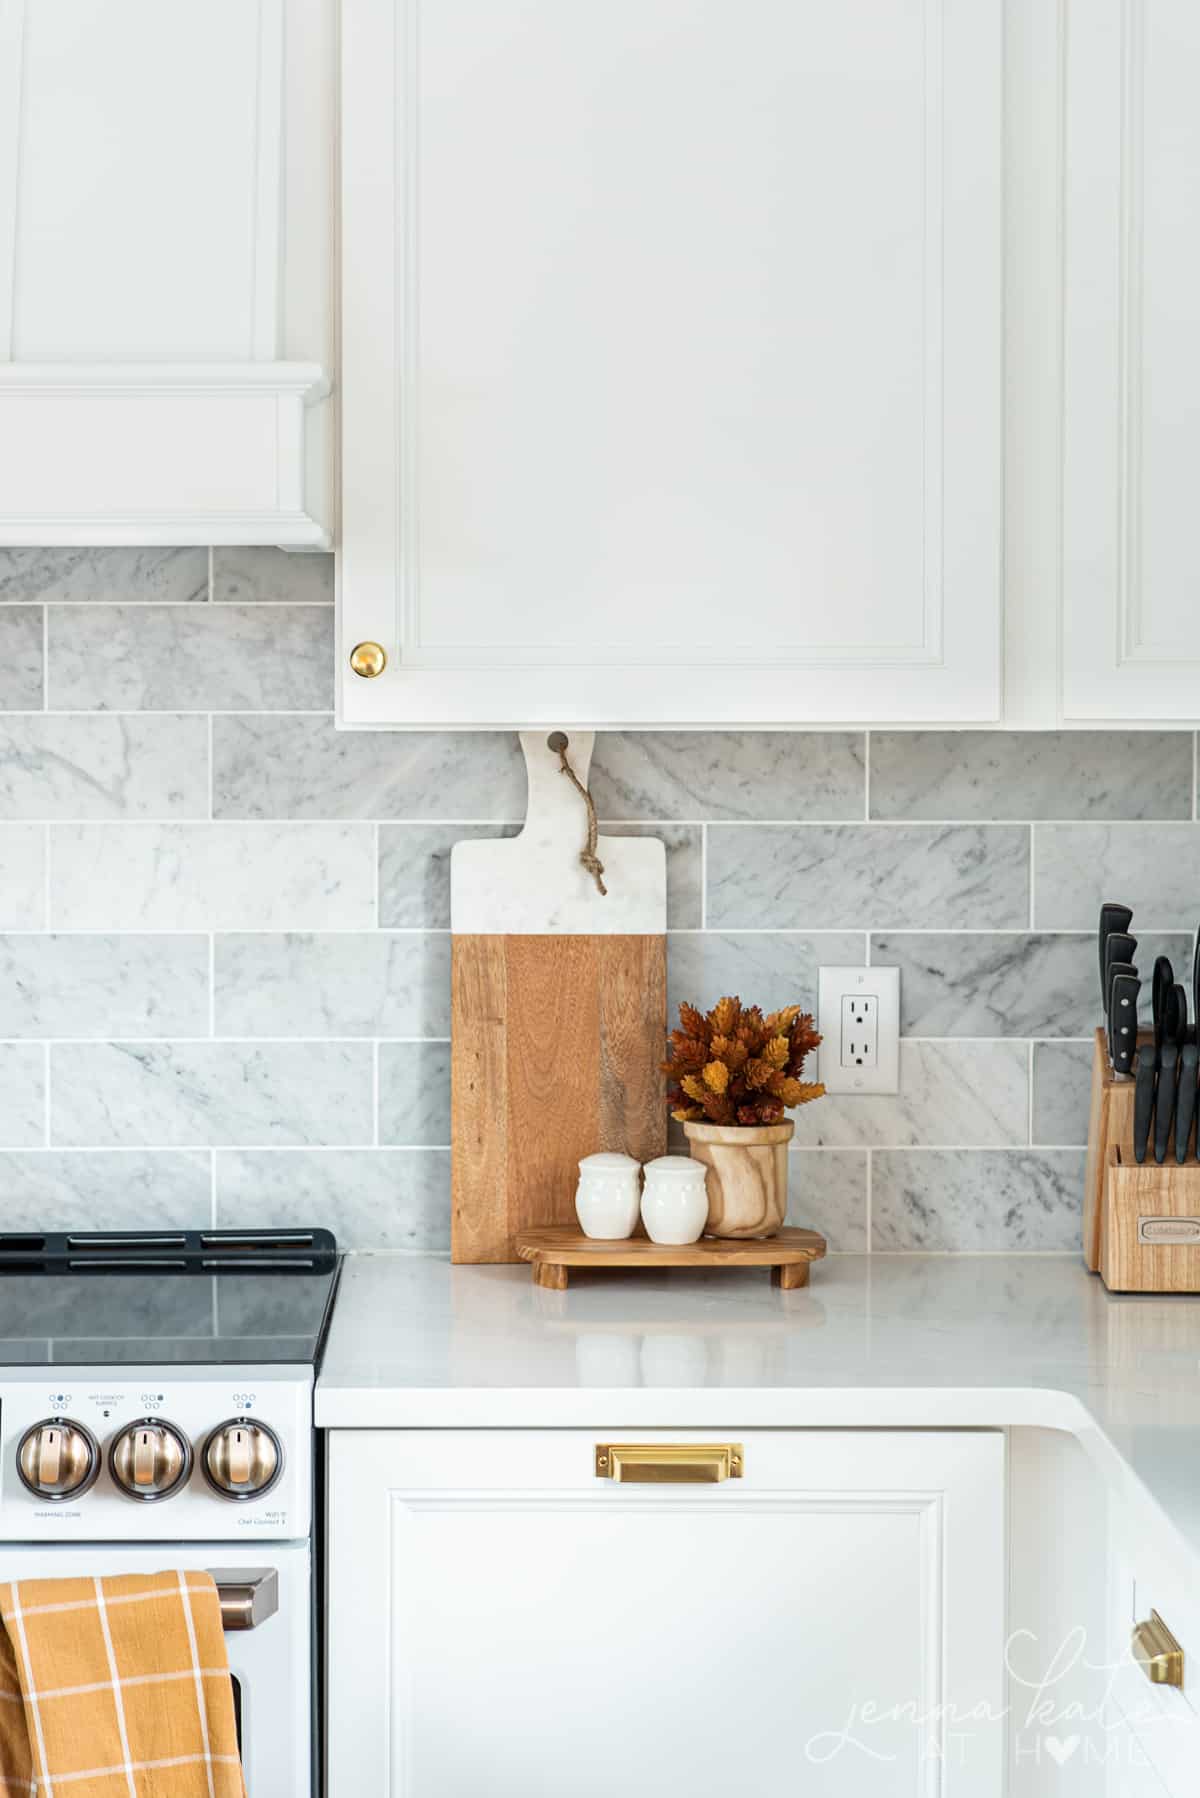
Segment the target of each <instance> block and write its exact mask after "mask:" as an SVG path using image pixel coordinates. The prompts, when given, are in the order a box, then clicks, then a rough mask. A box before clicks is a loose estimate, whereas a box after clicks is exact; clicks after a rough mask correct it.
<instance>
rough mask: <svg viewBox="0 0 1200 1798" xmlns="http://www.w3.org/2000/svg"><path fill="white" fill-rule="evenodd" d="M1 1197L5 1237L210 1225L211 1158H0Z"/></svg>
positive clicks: (177, 1154) (69, 1154)
mask: <svg viewBox="0 0 1200 1798" xmlns="http://www.w3.org/2000/svg"><path fill="white" fill-rule="evenodd" d="M39 1140H40V1139H39ZM0 1191H2V1192H3V1194H4V1228H5V1229H6V1230H74V1229H81V1228H82V1229H89V1230H146V1229H162V1228H169V1229H177V1230H182V1229H207V1228H208V1227H209V1225H210V1224H211V1222H212V1176H211V1173H210V1170H209V1157H208V1155H207V1154H204V1153H201V1152H198V1151H195V1150H189V1151H167V1152H165V1153H163V1154H161V1155H153V1154H145V1153H142V1152H140V1151H136V1150H130V1151H128V1152H127V1153H123V1154H112V1153H110V1152H108V1151H105V1152H103V1153H101V1154H98V1155H89V1154H88V1153H87V1152H86V1151H85V1150H81V1149H65V1150H61V1149H41V1150H36V1151H33V1152H29V1153H25V1154H7V1155H0Z"/></svg>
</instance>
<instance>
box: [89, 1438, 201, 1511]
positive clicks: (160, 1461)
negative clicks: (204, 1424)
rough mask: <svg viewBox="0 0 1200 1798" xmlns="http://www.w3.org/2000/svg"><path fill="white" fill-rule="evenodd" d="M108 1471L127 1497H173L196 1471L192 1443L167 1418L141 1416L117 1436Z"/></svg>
mask: <svg viewBox="0 0 1200 1798" xmlns="http://www.w3.org/2000/svg"><path fill="white" fill-rule="evenodd" d="M108 1471H109V1472H110V1473H111V1474H112V1477H113V1484H114V1485H115V1486H116V1488H117V1490H118V1491H119V1492H123V1493H124V1495H125V1497H126V1498H136V1499H138V1500H140V1502H141V1503H142V1504H153V1503H154V1501H155V1500H156V1499H160V1498H173V1497H174V1495H175V1493H176V1492H178V1491H179V1490H180V1488H181V1487H182V1486H186V1485H187V1480H188V1475H189V1474H190V1473H191V1471H192V1445H191V1443H190V1442H189V1441H188V1439H187V1437H186V1436H185V1435H183V1433H182V1432H181V1431H180V1430H177V1429H176V1428H175V1425H174V1424H173V1423H167V1421H166V1420H165V1418H162V1417H139V1418H138V1419H137V1421H136V1422H135V1423H130V1424H126V1426H125V1428H124V1429H123V1430H119V1431H118V1432H117V1434H116V1435H115V1436H114V1437H113V1439H112V1443H111V1444H110V1446H109V1450H108Z"/></svg>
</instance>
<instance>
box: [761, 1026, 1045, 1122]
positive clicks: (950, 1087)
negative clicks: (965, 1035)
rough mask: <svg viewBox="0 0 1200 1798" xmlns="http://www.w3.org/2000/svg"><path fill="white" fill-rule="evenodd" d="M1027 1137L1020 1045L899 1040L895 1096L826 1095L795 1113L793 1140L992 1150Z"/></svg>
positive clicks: (1024, 1058)
mask: <svg viewBox="0 0 1200 1798" xmlns="http://www.w3.org/2000/svg"><path fill="white" fill-rule="evenodd" d="M815 1077H817V1078H819V1071H818V1074H817V1075H816V1076H815ZM1028 1140H1029V1064H1028V1051H1027V1049H1026V1046H1025V1044H1024V1043H973V1042H950V1043H930V1042H912V1041H906V1040H902V1041H901V1044H900V1091H899V1092H898V1093H894V1094H883V1093H872V1094H869V1095H867V1096H862V1097H860V1096H858V1095H854V1094H847V1093H827V1094H826V1095H825V1097H824V1098H823V1099H817V1100H815V1101H814V1102H813V1103H812V1104H811V1105H803V1106H801V1108H800V1110H799V1111H798V1112H797V1113H796V1136H795V1141H796V1143H797V1144H798V1145H803V1144H818V1145H821V1146H831V1147H834V1148H850V1147H855V1146H861V1147H864V1148H865V1147H868V1146H875V1147H880V1148H901V1147H905V1146H908V1145H912V1146H914V1147H924V1146H928V1147H931V1148H940V1147H943V1146H944V1147H947V1148H992V1147H999V1146H1002V1145H1006V1144H1014V1145H1015V1144H1019V1143H1025V1142H1028Z"/></svg>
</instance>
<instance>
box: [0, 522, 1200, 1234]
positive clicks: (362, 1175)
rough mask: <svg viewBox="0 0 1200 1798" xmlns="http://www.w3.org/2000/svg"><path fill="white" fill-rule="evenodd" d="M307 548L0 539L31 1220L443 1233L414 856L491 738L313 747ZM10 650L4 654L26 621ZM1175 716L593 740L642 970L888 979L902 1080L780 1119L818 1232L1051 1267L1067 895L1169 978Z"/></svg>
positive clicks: (705, 993) (1068, 937)
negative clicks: (1111, 912)
mask: <svg viewBox="0 0 1200 1798" xmlns="http://www.w3.org/2000/svg"><path fill="white" fill-rule="evenodd" d="M332 599H333V569H332V562H331V560H330V558H328V557H324V556H310V555H287V554H284V553H283V552H282V551H275V550H259V549H217V550H214V551H212V552H211V553H210V552H208V551H205V550H196V549H156V550H149V549H148V550H125V549H111V550H109V549H96V550H57V549H44V550H5V551H0V664H2V666H3V672H2V673H0V1190H3V1192H4V1197H5V1207H4V1215H5V1223H6V1225H7V1226H8V1227H10V1228H24V1227H27V1226H29V1227H31V1226H33V1225H37V1224H55V1223H57V1224H61V1225H64V1226H66V1225H79V1224H94V1225H96V1226H98V1227H102V1228H111V1229H116V1228H120V1227H122V1226H132V1225H135V1224H147V1223H148V1224H151V1225H154V1224H161V1225H182V1224H189V1223H190V1224H209V1223H213V1222H215V1223H220V1224H226V1225H238V1224H249V1225H254V1224H262V1225H272V1224H284V1223H300V1222H314V1221H315V1222H323V1223H328V1224H329V1225H330V1226H331V1227H332V1228H334V1229H335V1230H336V1231H337V1232H338V1235H339V1237H340V1238H341V1240H342V1241H343V1242H344V1243H345V1244H346V1245H347V1246H348V1247H351V1248H357V1249H361V1250H373V1251H379V1252H408V1251H413V1250H426V1251H429V1250H432V1251H435V1252H442V1251H444V1250H445V1249H446V1248H447V1246H448V1241H449V1219H450V1199H449V1185H450V1155H449V1042H448V1036H449V967H450V939H449V936H448V933H447V926H448V922H449V850H450V846H451V844H452V843H453V842H454V841H456V840H457V839H458V838H460V837H464V836H471V835H498V834H505V833H507V832H511V831H512V830H514V829H515V828H517V826H518V823H519V820H520V819H521V817H522V815H523V812H524V773H523V766H522V761H521V756H520V750H519V746H518V743H517V739H516V737H515V735H512V734H509V733H497V732H462V733H458V734H442V733H436V732H416V733H403V734H400V733H397V734H389V733H385V732H365V731H364V732H338V731H337V730H336V729H335V727H334V721H333V716H332V690H333V648H332V643H333V608H332ZM44 644H45V645H48V656H47V659H46V666H45V667H43V661H42V657H43V645H44ZM1194 757H1195V743H1194V741H1193V736H1192V733H1190V732H1163V731H1155V732H1141V733H1124V734H1122V735H1120V736H1114V735H1113V733H1111V732H1107V731H1096V732H1071V733H1065V732H1064V733H1058V732H1049V733H1034V734H1027V733H1026V734H1009V733H1002V732H996V731H979V732H971V731H915V732H903V731H873V732H870V733H867V732H862V731H814V732H804V733H795V734H793V733H786V732H770V731H768V732H760V733H744V734H739V733H714V734H703V733H692V732H673V731H672V732H665V733H661V734H658V733H647V732H615V733H611V734H609V735H606V736H603V737H601V738H600V740H599V741H598V743H597V747H596V754H595V760H594V763H593V791H594V794H595V798H596V803H597V807H598V809H599V812H600V815H601V817H602V819H603V820H604V828H605V829H606V830H608V831H610V832H612V833H614V834H615V833H621V832H635V831H645V830H647V829H651V830H656V831H658V832H659V833H660V834H661V835H662V836H663V838H664V840H665V841H666V843H667V849H668V887H669V908H670V916H669V938H668V962H669V988H670V998H671V1003H672V1005H675V1004H677V1003H678V1001H679V1000H680V999H681V998H689V999H694V1000H695V1001H697V1002H698V1003H700V1004H711V1003H712V1001H713V1000H714V999H716V998H718V997H719V996H720V994H721V993H723V992H730V991H733V992H741V993H742V994H743V995H745V996H747V997H761V998H763V999H765V1000H768V1001H770V1000H773V999H776V998H779V999H783V998H785V997H791V996H794V997H796V998H799V999H803V1000H809V1001H813V1000H814V999H815V994H816V981H817V969H818V967H819V966H820V965H821V964H822V962H829V963H856V962H860V961H867V960H870V961H873V962H878V963H886V964H890V965H896V966H898V967H899V968H900V969H901V1000H902V1026H901V1027H902V1035H903V1041H902V1045H901V1066H902V1090H901V1092H900V1093H899V1094H898V1095H897V1096H896V1097H894V1098H887V1097H881V1098H872V1099H866V1100H858V1101H855V1100H851V1099H846V1098H838V1099H836V1100H832V1099H831V1100H826V1101H823V1102H822V1103H821V1104H820V1105H817V1106H814V1107H812V1108H811V1109H809V1110H807V1111H804V1112H801V1113H799V1114H798V1119H797V1133H796V1140H795V1146H794V1148H793V1152H792V1154H791V1156H790V1158H789V1160H790V1181H791V1184H790V1195H791V1212H790V1215H791V1218H792V1221H793V1222H796V1223H810V1224H814V1225H816V1226H817V1227H819V1228H820V1229H822V1230H823V1231H824V1232H825V1233H826V1235H827V1236H828V1238H829V1242H830V1245H831V1248H832V1249H834V1250H835V1251H836V1250H864V1249H870V1250H872V1251H873V1252H876V1253H896V1252H910V1251H914V1250H921V1249H927V1250H938V1251H945V1252H977V1251H993V1250H1005V1249H1008V1250H1024V1251H1029V1252H1033V1253H1044V1252H1053V1251H1061V1250H1070V1249H1073V1248H1074V1247H1075V1246H1076V1243H1077V1239H1078V1232H1079V1212H1080V1196H1081V1188H1082V1181H1083V1144H1084V1141H1085V1138H1086V1132H1087V1094H1088V1074H1089V1066H1090V1053H1091V1051H1090V1041H1089V1038H1090V1032H1091V1030H1092V1028H1093V1026H1094V1024H1095V1022H1096V1021H1097V998H1096V990H1095V989H1096V969H1095V942H1094V937H1093V934H1092V933H1093V930H1094V926H1095V912H1096V909H1097V906H1098V904H1099V901H1100V899H1101V898H1102V897H1111V898H1125V899H1128V901H1129V902H1130V903H1131V904H1133V905H1135V906H1136V907H1137V915H1136V918H1135V926H1134V928H1135V930H1137V932H1138V935H1139V939H1140V942H1141V948H1140V950H1139V960H1140V961H1143V963H1144V965H1145V966H1147V967H1148V966H1149V964H1150V962H1151V961H1152V959H1153V957H1154V955H1155V954H1157V953H1160V952H1162V953H1166V954H1169V955H1170V956H1171V958H1172V960H1173V961H1174V962H1175V963H1176V966H1177V967H1178V968H1181V969H1182V968H1183V967H1185V966H1186V965H1187V963H1188V955H1189V950H1190V937H1191V932H1192V930H1193V929H1194V927H1195V924H1196V921H1197V920H1196V914H1197V912H1200V824H1198V823H1197V822H1196V821H1195V819H1196V793H1195V761H1194Z"/></svg>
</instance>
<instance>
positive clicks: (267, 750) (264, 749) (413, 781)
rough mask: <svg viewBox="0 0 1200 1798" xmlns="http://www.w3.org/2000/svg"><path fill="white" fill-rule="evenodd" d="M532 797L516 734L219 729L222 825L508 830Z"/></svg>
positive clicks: (248, 720)
mask: <svg viewBox="0 0 1200 1798" xmlns="http://www.w3.org/2000/svg"><path fill="white" fill-rule="evenodd" d="M331 667H332V663H331ZM525 797H526V795H525V763H524V760H523V759H522V756H521V746H520V743H519V741H518V739H517V735H516V732H515V731H339V730H337V729H336V728H335V726H334V722H333V719H332V718H287V717H278V718H271V717H240V718H214V720H213V805H214V810H215V812H216V815H217V817H218V818H412V819H416V820H428V819H436V820H443V819H447V818H466V819H475V820H477V821H478V820H482V819H495V820H497V821H501V820H504V819H513V818H515V819H521V818H524V816H525Z"/></svg>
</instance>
